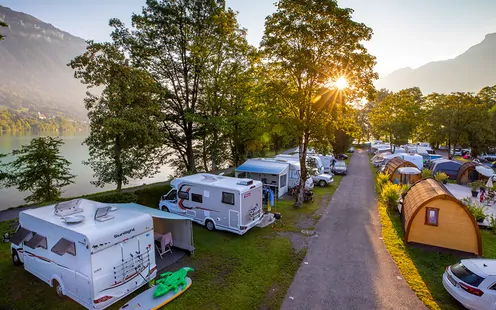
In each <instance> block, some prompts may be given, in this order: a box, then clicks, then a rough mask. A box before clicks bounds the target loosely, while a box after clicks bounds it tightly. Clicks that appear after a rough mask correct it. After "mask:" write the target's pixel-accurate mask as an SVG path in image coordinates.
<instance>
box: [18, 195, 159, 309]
mask: <svg viewBox="0 0 496 310" xmlns="http://www.w3.org/2000/svg"><path fill="white" fill-rule="evenodd" d="M19 224H20V225H19V227H18V229H17V232H16V234H15V235H14V236H13V238H12V245H11V251H12V259H13V262H14V264H16V265H22V264H24V268H25V269H26V270H27V271H29V272H30V273H32V274H33V275H35V276H36V277H38V278H40V279H41V280H42V281H43V282H45V283H48V284H49V285H50V286H52V287H54V288H55V291H56V293H57V294H58V295H60V296H62V295H65V296H68V297H70V298H71V299H73V300H74V301H76V302H78V303H79V304H81V305H83V306H84V307H86V308H87V309H104V308H107V307H108V306H110V305H112V304H113V303H115V302H116V301H118V300H120V299H122V298H123V297H125V296H127V295H129V294H131V293H132V292H134V291H135V290H137V289H138V288H140V287H141V286H142V285H144V284H146V283H147V281H149V280H151V279H153V278H155V276H156V273H157V271H156V265H155V252H154V236H153V220H152V217H151V216H150V215H149V214H145V213H140V212H136V211H131V210H123V209H119V208H116V207H111V206H108V205H106V204H102V203H99V202H94V201H91V200H86V199H75V200H70V201H66V202H61V203H58V204H56V205H52V206H47V207H41V208H36V209H30V210H25V211H22V212H21V213H20V214H19Z"/></svg>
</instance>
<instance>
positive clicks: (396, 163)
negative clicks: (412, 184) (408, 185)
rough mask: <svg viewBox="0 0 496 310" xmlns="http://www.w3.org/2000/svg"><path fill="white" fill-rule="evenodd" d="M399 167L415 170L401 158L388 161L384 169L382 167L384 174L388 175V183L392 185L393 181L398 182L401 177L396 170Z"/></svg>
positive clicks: (411, 164)
mask: <svg viewBox="0 0 496 310" xmlns="http://www.w3.org/2000/svg"><path fill="white" fill-rule="evenodd" d="M401 167H413V168H417V166H416V165H415V164H414V163H412V162H409V161H406V160H404V159H403V158H401V157H395V158H393V159H391V160H390V161H388V163H387V164H386V167H384V173H389V181H390V182H393V183H394V180H395V179H397V180H398V182H399V180H400V179H401V176H400V174H399V172H398V168H401Z"/></svg>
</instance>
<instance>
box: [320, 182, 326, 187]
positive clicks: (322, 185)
mask: <svg viewBox="0 0 496 310" xmlns="http://www.w3.org/2000/svg"><path fill="white" fill-rule="evenodd" d="M326 185H327V183H326V181H324V180H320V181H319V186H320V187H325V186H326Z"/></svg>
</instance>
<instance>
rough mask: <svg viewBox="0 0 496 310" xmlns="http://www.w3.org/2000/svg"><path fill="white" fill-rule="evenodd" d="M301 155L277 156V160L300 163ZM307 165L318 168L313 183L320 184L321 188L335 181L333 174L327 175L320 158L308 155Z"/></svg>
mask: <svg viewBox="0 0 496 310" xmlns="http://www.w3.org/2000/svg"><path fill="white" fill-rule="evenodd" d="M299 158H300V157H299V154H297V153H296V154H293V155H289V154H279V155H276V157H275V159H279V160H288V161H297V162H299ZM307 163H313V164H314V165H315V166H316V168H317V174H316V175H312V179H313V182H314V183H316V184H318V185H319V186H321V187H324V186H327V185H329V184H331V183H332V182H333V181H334V180H333V178H332V174H331V173H330V172H329V173H328V174H325V169H324V164H323V163H322V160H321V159H320V157H319V156H315V155H307Z"/></svg>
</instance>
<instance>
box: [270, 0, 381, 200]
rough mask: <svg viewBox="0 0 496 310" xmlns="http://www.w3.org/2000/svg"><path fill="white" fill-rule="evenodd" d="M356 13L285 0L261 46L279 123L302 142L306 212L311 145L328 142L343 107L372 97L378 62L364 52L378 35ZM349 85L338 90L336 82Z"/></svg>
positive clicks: (333, 3)
mask: <svg viewBox="0 0 496 310" xmlns="http://www.w3.org/2000/svg"><path fill="white" fill-rule="evenodd" d="M352 13H353V10H351V9H343V8H340V7H338V5H337V2H336V1H334V0H327V1H305V0H281V1H279V2H278V3H277V11H276V12H275V13H274V14H272V15H271V16H269V17H267V19H266V22H265V32H264V36H263V39H262V43H261V48H262V52H263V55H264V58H265V63H266V64H267V69H266V70H267V76H266V81H267V82H268V83H269V84H270V86H271V87H272V89H273V91H272V94H274V95H275V96H276V98H275V101H274V104H275V105H277V107H278V111H279V114H278V117H280V118H282V119H284V121H285V122H286V123H287V124H290V125H289V126H288V127H289V128H291V129H292V132H291V134H293V135H295V136H296V137H298V145H299V154H300V165H301V180H300V194H299V195H298V200H297V203H296V205H297V206H301V204H302V201H303V188H304V184H305V180H306V177H307V169H306V154H307V148H308V145H309V143H310V142H312V141H314V140H319V139H327V137H328V136H329V135H328V134H327V129H329V128H335V127H333V125H335V123H336V121H337V120H336V118H335V117H336V116H339V115H340V113H333V112H336V111H339V110H340V109H341V107H340V106H342V105H343V104H346V103H347V102H351V101H352V100H354V99H356V98H361V97H364V96H367V95H369V94H371V93H372V91H373V89H374V88H373V85H372V81H373V79H375V78H377V74H376V73H375V72H374V71H373V66H374V65H375V58H374V57H373V56H371V55H370V54H369V53H368V51H367V49H366V48H365V47H364V46H363V44H362V43H363V42H364V41H368V40H370V39H371V37H372V29H370V28H368V27H367V26H365V25H364V24H362V23H358V22H355V21H353V20H352V18H351V15H352ZM337 80H341V81H343V80H344V81H345V82H346V83H347V84H348V85H347V87H346V90H345V89H340V88H344V87H342V86H346V85H344V83H343V84H341V85H336V81H337Z"/></svg>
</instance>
